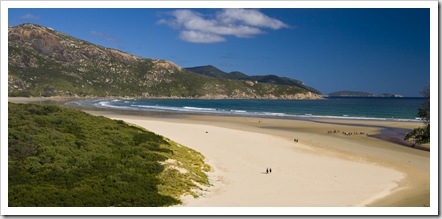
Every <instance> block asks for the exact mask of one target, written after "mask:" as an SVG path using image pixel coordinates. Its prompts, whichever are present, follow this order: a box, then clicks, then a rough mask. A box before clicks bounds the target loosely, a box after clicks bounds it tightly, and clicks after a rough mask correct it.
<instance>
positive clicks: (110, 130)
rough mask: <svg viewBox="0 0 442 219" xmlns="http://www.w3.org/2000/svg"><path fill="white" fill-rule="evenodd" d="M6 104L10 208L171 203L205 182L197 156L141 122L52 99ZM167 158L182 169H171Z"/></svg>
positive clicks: (173, 203) (177, 201) (201, 163)
mask: <svg viewBox="0 0 442 219" xmlns="http://www.w3.org/2000/svg"><path fill="white" fill-rule="evenodd" d="M8 110H9V112H8V119H9V120H8V130H9V133H8V171H9V173H8V195H9V196H8V205H9V206H10V207H16V206H17V207H34V206H35V207H74V206H75V207H104V206H127V207H130V206H139V207H141V206H143V207H144V206H170V205H176V204H179V203H181V201H180V200H179V199H178V198H179V196H180V195H181V194H184V193H187V192H190V193H192V189H197V186H196V184H195V183H192V182H197V183H201V184H207V185H208V181H207V176H206V175H205V174H204V170H208V168H209V167H208V166H207V165H206V164H204V162H203V161H202V160H203V159H204V158H203V157H202V156H201V155H200V156H198V155H197V152H195V151H193V150H190V149H188V148H186V147H184V146H181V145H177V144H176V143H174V142H172V141H170V140H168V139H164V138H163V137H162V136H159V135H156V134H154V133H152V132H149V131H146V130H144V129H142V128H139V127H136V126H131V125H128V124H126V123H125V122H123V121H116V120H111V119H108V118H105V117H102V116H99V117H97V116H92V115H89V114H87V113H84V112H81V111H78V110H73V109H65V108H61V107H57V106H51V105H47V106H40V105H34V104H14V103H9V104H8ZM171 159H173V160H176V162H177V163H180V164H182V165H181V167H180V168H183V169H186V171H182V172H172V173H171V171H170V170H169V169H170V165H168V164H167V161H168V160H171ZM169 175H173V177H168V176H169ZM187 180H189V181H187ZM183 182H188V183H187V184H185V185H183Z"/></svg>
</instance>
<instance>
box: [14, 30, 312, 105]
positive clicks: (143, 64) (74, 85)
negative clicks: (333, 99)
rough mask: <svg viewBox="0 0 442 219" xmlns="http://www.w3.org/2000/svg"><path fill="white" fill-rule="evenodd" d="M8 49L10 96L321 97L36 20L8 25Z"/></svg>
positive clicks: (289, 86)
mask: <svg viewBox="0 0 442 219" xmlns="http://www.w3.org/2000/svg"><path fill="white" fill-rule="evenodd" d="M8 48H9V58H8V65H9V72H8V74H9V76H10V77H8V85H9V87H8V91H9V95H10V96H72V97H92V96H93V97H109V96H120V97H122V96H124V97H144V98H210V99H225V98H235V99H244V98H247V99H249V98H265V99H320V96H319V95H317V94H314V93H311V92H310V91H309V90H307V89H304V88H303V87H299V86H298V87H295V86H291V85H290V84H285V85H278V84H275V83H263V82H261V81H259V82H258V81H257V80H233V79H231V78H214V77H209V76H205V75H201V74H196V73H193V72H190V71H188V70H186V69H183V68H181V67H180V66H178V65H176V64H174V63H172V62H170V61H166V60H158V59H147V58H141V57H138V56H134V55H131V54H128V53H124V52H122V51H119V50H115V49H110V48H105V47H102V46H98V45H94V44H92V43H89V42H86V41H83V40H80V39H77V38H75V37H71V36H69V35H66V34H64V33H61V32H58V31H55V30H53V29H51V28H48V27H43V26H39V25H33V24H22V25H19V26H17V27H10V28H9V29H8ZM235 75H239V76H240V75H242V74H239V73H236V74H235Z"/></svg>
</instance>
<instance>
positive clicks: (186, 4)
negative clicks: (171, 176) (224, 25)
mask: <svg viewBox="0 0 442 219" xmlns="http://www.w3.org/2000/svg"><path fill="white" fill-rule="evenodd" d="M103 3H104V2H103V1H2V2H1V31H0V32H1V45H2V46H1V65H0V66H1V73H2V74H1V77H0V79H1V80H0V82H1V86H0V94H1V121H0V122H1V145H2V147H1V164H2V165H1V179H2V181H1V191H2V196H1V214H2V215H437V214H438V206H439V202H438V195H439V190H438V166H437V164H438V154H439V152H438V142H435V141H433V143H432V145H433V147H432V148H431V154H430V166H431V170H430V178H431V185H430V186H431V188H430V189H431V197H430V199H431V200H430V201H431V207H413V208H406V207H400V208H395V207H387V208H385V207H384V208H376V207H348V208H347V207H328V208H316V207H308V208H303V207H293V208H290V207H288V208H287V207H284V208H275V207H267V208H255V207H253V208H250V207H247V208H228V207H227V208H226V207H207V208H186V207H176V208H175V207H174V208H170V207H169V208H80V207H71V208H28V207H22V208H10V207H8V206H7V203H8V198H7V192H6V191H8V187H7V178H8V177H7V176H8V172H7V171H8V169H7V160H8V157H7V152H8V151H7V146H6V145H7V136H8V132H7V127H8V122H7V117H8V114H7V113H8V112H7V104H8V102H7V100H8V97H7V96H8V95H7V94H8V89H7V81H8V79H7V72H8V64H7V63H8V47H7V46H5V45H7V44H8V35H7V33H8V31H7V28H8V9H9V8H430V21H431V23H430V28H431V31H430V32H431V33H430V45H431V46H430V48H431V50H430V65H431V66H430V72H431V73H430V79H431V97H432V98H431V112H433V115H432V118H431V122H432V123H433V124H436V123H437V124H438V121H439V120H438V113H435V112H438V106H439V104H438V98H439V97H438V90H437V88H438V82H439V78H438V60H439V59H438V48H439V47H438V1H359V2H356V1H259V2H257V1H210V2H208V1H148V2H147V1H110V2H106V3H105V4H103ZM171 6H173V7H171ZM431 135H432V136H433V140H434V139H436V137H435V136H438V126H436V125H433V126H431Z"/></svg>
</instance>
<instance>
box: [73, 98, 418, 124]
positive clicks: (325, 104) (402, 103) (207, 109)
mask: <svg viewBox="0 0 442 219" xmlns="http://www.w3.org/2000/svg"><path fill="white" fill-rule="evenodd" d="M423 102H424V99H423V98H381V97H376V98H375V97H363V98H361V97H357V98H356V97H331V98H327V99H326V100H188V99H186V100H143V99H101V100H87V101H86V100H85V101H75V102H70V103H67V104H68V105H80V106H89V107H98V108H116V109H130V110H148V111H168V112H187V113H202V114H233V115H243V116H270V117H294V118H310V117H314V118H317V117H319V118H321V117H325V118H339V119H376V120H405V121H416V120H418V118H416V117H417V116H416V114H417V109H418V108H419V107H420V106H421V105H422V103H423Z"/></svg>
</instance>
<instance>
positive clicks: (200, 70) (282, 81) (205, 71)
mask: <svg viewBox="0 0 442 219" xmlns="http://www.w3.org/2000/svg"><path fill="white" fill-rule="evenodd" d="M185 69H187V70H189V71H191V72H194V73H197V74H201V75H205V76H209V77H214V78H226V79H231V80H243V81H249V83H270V84H276V85H288V86H294V87H299V88H302V89H306V90H308V91H310V92H313V93H317V94H320V93H321V92H319V91H318V90H316V89H314V88H312V87H309V86H307V85H305V84H304V83H303V82H301V81H299V80H296V79H293V78H287V77H280V76H277V75H255V76H253V75H252V76H249V75H247V74H245V73H243V72H239V71H232V72H224V71H222V70H220V69H218V68H216V67H215V66H213V65H205V66H196V67H187V68H185Z"/></svg>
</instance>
